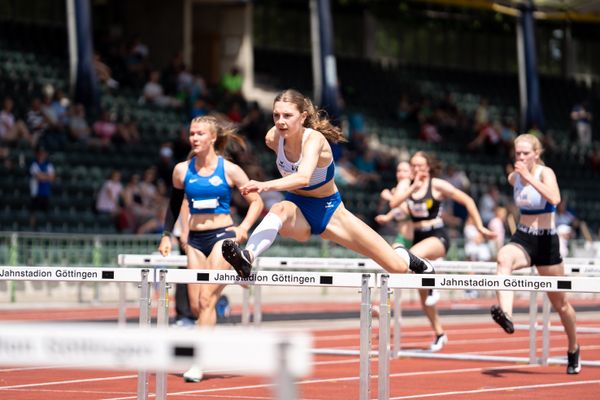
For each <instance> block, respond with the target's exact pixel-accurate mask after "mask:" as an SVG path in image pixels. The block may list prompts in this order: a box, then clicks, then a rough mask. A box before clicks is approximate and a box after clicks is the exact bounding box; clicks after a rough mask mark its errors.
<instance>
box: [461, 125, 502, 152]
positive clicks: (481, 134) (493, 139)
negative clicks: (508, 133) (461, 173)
mask: <svg viewBox="0 0 600 400" xmlns="http://www.w3.org/2000/svg"><path fill="white" fill-rule="evenodd" d="M501 129H502V128H501V126H500V123H499V122H498V121H495V120H494V121H492V122H490V123H487V124H483V125H482V126H481V128H480V129H479V131H478V132H477V136H476V137H475V139H473V140H472V141H471V142H470V143H469V144H468V145H467V148H468V149H469V150H480V149H482V150H483V151H484V152H485V153H486V154H490V155H493V154H498V153H500V152H501V151H502V147H501V144H502V138H501V134H500V131H501Z"/></svg>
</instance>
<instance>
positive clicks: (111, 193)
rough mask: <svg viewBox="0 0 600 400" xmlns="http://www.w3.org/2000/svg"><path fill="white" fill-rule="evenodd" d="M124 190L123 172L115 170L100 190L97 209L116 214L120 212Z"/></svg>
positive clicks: (100, 211) (101, 211)
mask: <svg viewBox="0 0 600 400" xmlns="http://www.w3.org/2000/svg"><path fill="white" fill-rule="evenodd" d="M122 191H123V184H122V183H121V172H120V171H118V170H113V171H112V172H111V173H110V177H109V178H108V179H107V180H106V181H104V183H103V184H102V187H101V188H100V191H99V192H98V196H97V198H96V211H98V212H99V213H105V214H110V215H113V216H116V215H117V214H118V212H119V198H120V196H121V192H122Z"/></svg>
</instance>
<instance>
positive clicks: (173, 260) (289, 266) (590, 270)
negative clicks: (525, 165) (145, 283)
mask: <svg viewBox="0 0 600 400" xmlns="http://www.w3.org/2000/svg"><path fill="white" fill-rule="evenodd" d="M186 262H187V257H186V256H167V257H163V256H162V255H135V254H121V255H119V264H120V265H123V266H128V265H143V266H146V267H155V266H156V265H161V263H162V264H164V265H168V266H184V265H186ZM433 265H434V267H435V269H436V271H437V272H438V273H440V272H441V273H461V274H469V273H476V274H495V273H496V263H495V262H489V261H462V262H461V261H445V260H436V261H433ZM155 268H156V267H155ZM282 269H284V270H304V271H307V270H308V271H314V270H319V271H348V272H352V271H356V272H365V273H371V274H382V273H386V271H385V270H384V269H383V268H382V267H381V266H379V265H378V264H377V263H375V262H374V261H373V260H370V259H365V258H335V259H328V258H315V257H290V258H283V257H259V258H258V259H257V260H256V263H255V267H254V270H255V271H278V270H282ZM534 273H535V272H534V270H533V268H523V269H520V270H517V271H514V273H513V274H514V275H519V276H520V275H529V276H531V275H532V274H534ZM565 274H567V275H572V276H600V260H598V259H593V258H565ZM253 290H254V299H253V300H254V301H253V324H254V325H255V326H259V325H260V323H261V322H262V307H261V300H262V295H261V286H259V285H256V286H254V288H253ZM393 291H394V296H393V311H394V312H393V317H392V318H391V320H392V321H393V332H394V334H393V345H392V351H391V353H390V354H391V357H399V356H400V352H401V319H402V307H401V289H400V288H396V289H393ZM249 298H250V295H249V291H248V290H245V291H244V297H243V304H242V323H243V324H248V323H249V316H248V315H249V311H248V309H249V306H248V301H249ZM536 300H537V297H536V295H535V293H533V292H531V293H530V301H529V320H530V321H529V324H528V325H524V324H516V325H515V329H519V330H529V331H530V352H535V351H536V350H537V349H535V347H536V343H535V330H542V331H543V333H542V337H543V341H542V343H543V346H542V354H543V356H542V358H541V360H540V361H541V363H542V365H545V364H546V363H547V356H546V354H547V353H548V351H549V332H550V331H556V330H559V329H560V328H558V327H552V328H551V327H549V325H550V303H549V300H548V298H547V296H544V302H543V306H542V310H543V313H542V321H543V322H542V325H541V328H540V327H538V326H537V322H536V319H537V301H536ZM381 304H382V303H380V307H381ZM386 304H387V303H386ZM598 331H599V330H598V329H597V328H581V327H578V328H577V332H594V333H595V332H598ZM320 353H321V354H337V355H356V354H357V353H359V352H357V351H353V350H347V351H339V350H335V351H328V350H321V351H320ZM415 356H419V357H433V355H432V354H430V353H427V352H425V351H423V352H418V354H415ZM441 356H442V355H440V357H441Z"/></svg>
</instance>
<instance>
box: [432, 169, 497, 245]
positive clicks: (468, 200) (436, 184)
mask: <svg viewBox="0 0 600 400" xmlns="http://www.w3.org/2000/svg"><path fill="white" fill-rule="evenodd" d="M432 185H433V188H434V189H435V190H436V191H439V192H440V193H442V195H443V196H444V197H447V198H450V199H452V200H454V201H456V202H457V203H460V204H462V205H463V206H465V208H466V209H467V212H468V213H469V216H470V217H471V218H472V219H473V222H474V224H475V226H476V227H477V230H478V231H479V232H480V233H481V234H482V235H483V236H485V237H486V238H487V239H493V238H495V237H496V234H495V233H494V232H492V231H491V230H489V229H488V228H486V227H485V226H484V225H483V221H482V220H481V215H479V210H477V205H476V204H475V201H474V200H473V198H472V197H471V196H469V195H468V194H466V193H465V192H463V191H462V190H459V189H457V188H456V187H455V186H454V185H452V184H451V183H450V182H447V181H445V180H443V179H438V178H434V179H433V182H432Z"/></svg>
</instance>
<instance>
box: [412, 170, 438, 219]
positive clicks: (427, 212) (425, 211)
mask: <svg viewBox="0 0 600 400" xmlns="http://www.w3.org/2000/svg"><path fill="white" fill-rule="evenodd" d="M432 181H433V179H432V178H429V184H428V185H427V193H425V196H423V197H422V198H420V199H415V198H414V197H412V195H410V197H409V198H408V199H407V201H406V202H407V204H408V211H409V213H410V219H411V220H412V221H413V222H418V221H428V220H433V219H436V218H439V217H441V216H442V203H441V202H440V201H439V200H436V199H434V198H433V191H432V189H431V186H432V184H431V182H432Z"/></svg>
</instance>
